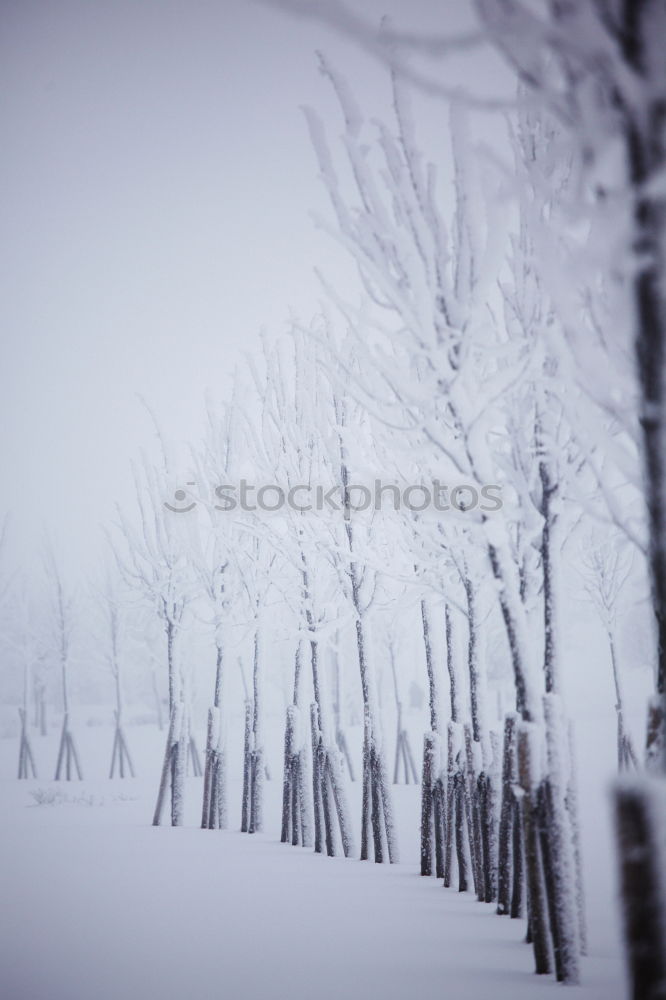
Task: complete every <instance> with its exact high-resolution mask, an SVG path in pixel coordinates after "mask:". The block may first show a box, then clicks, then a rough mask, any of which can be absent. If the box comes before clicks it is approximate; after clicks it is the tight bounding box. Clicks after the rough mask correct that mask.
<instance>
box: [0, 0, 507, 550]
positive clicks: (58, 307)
mask: <svg viewBox="0 0 666 1000" xmlns="http://www.w3.org/2000/svg"><path fill="white" fill-rule="evenodd" d="M461 6H462V8H464V5H460V4H459V3H458V2H457V0H455V2H454V0H449V2H448V4H447V3H434V2H433V0H411V2H410V4H409V5H408V8H407V10H406V11H405V8H404V5H403V4H401V3H400V2H399V0H390V2H388V0H384V2H382V0H364V2H363V3H362V4H360V5H359V6H358V9H359V10H361V11H362V12H364V13H365V14H366V15H368V16H371V17H373V18H376V19H378V18H379V16H380V15H381V14H382V13H383V12H384V11H386V10H387V8H388V9H389V10H391V9H392V10H393V12H394V13H395V14H396V19H397V21H398V23H400V13H401V11H404V12H405V13H406V14H408V18H409V21H408V23H409V25H410V26H411V27H414V28H418V27H424V28H425V27H427V26H428V25H433V24H439V25H440V27H441V28H445V29H446V28H455V27H456V24H455V21H456V20H459V15H460V14H461ZM442 11H445V12H446V14H447V16H446V18H442V16H441V12H442ZM454 15H456V16H454ZM318 48H321V49H323V50H324V51H325V52H326V53H327V54H328V55H329V56H330V58H331V59H332V60H333V61H334V63H335V64H336V66H337V67H338V68H339V69H341V70H342V71H343V72H344V73H345V74H346V75H347V77H348V79H349V81H350V83H351V84H352V86H353V89H354V91H355V92H356V94H357V95H358V97H359V98H360V100H361V102H362V104H363V105H364V107H366V108H367V109H368V111H369V112H370V113H377V112H378V111H379V112H385V110H386V91H387V84H386V79H385V74H384V72H383V71H382V70H381V68H380V67H378V66H377V65H376V64H375V63H374V62H373V61H372V60H371V59H370V58H369V57H367V56H365V55H364V54H362V53H360V52H358V51H357V50H355V49H354V48H353V47H352V46H351V45H349V44H348V43H346V42H344V41H342V40H340V39H339V38H338V37H337V36H334V35H333V34H331V32H330V31H329V30H328V29H326V28H324V27H321V26H320V25H318V24H316V23H313V22H309V21H308V22H301V21H298V20H294V19H292V18H290V17H288V16H286V15H284V14H281V13H279V12H276V11H274V10H272V9H268V8H266V7H264V6H261V5H257V4H255V3H252V2H251V0H3V2H2V5H1V6H0V93H1V94H2V95H3V96H2V103H1V105H0V128H1V137H2V149H3V155H2V158H1V159H0V191H1V192H2V194H1V198H0V205H1V208H0V211H1V213H2V217H1V226H0V231H1V232H2V234H3V235H2V239H1V244H0V303H2V305H1V307H0V308H1V309H2V320H3V322H2V330H3V335H2V375H3V386H2V397H1V403H0V460H1V461H2V469H3V473H4V487H3V506H4V508H5V509H6V510H10V511H11V516H12V532H13V536H14V542H13V545H14V548H15V552H16V553H19V554H21V553H22V552H23V551H26V550H27V548H32V549H34V548H35V547H38V545H39V542H40V539H41V536H42V532H43V529H44V527H45V526H46V527H48V529H49V531H50V532H51V534H52V535H53V536H54V537H55V539H56V541H57V543H58V545H59V546H60V547H61V548H63V549H66V550H67V551H68V552H70V554H71V556H72V561H75V562H81V561H83V563H84V564H87V563H88V561H89V559H90V557H91V552H92V551H94V548H95V547H96V546H97V544H98V538H99V532H98V524H99V523H100V522H104V521H107V520H108V519H109V518H110V517H111V516H112V514H113V507H114V503H115V501H116V499H119V500H120V501H121V502H122V503H125V502H127V500H128V498H130V495H131V494H130V473H129V463H130V460H131V459H132V458H134V457H135V456H136V454H137V451H138V449H139V448H140V447H142V446H145V445H146V444H149V443H150V438H151V431H150V426H149V423H148V421H147V418H146V416H145V413H144V412H143V410H142V408H141V406H140V405H139V403H138V401H137V395H138V394H142V395H144V396H145V397H146V398H147V399H148V400H149V401H150V402H151V404H152V405H153V406H154V408H155V409H156V411H157V412H158V413H159V415H160V418H161V420H162V422H163V424H164V427H165V429H166V431H167V433H168V434H169V435H170V436H173V437H176V438H179V439H184V440H185V439H191V438H192V437H193V436H194V437H195V436H196V434H197V430H198V428H199V426H200V422H201V415H202V409H203V398H204V394H205V392H206V390H209V391H211V392H213V393H214V394H215V393H218V392H219V393H220V394H224V391H225V387H226V385H227V380H228V377H229V373H230V372H231V371H232V369H233V367H234V364H235V363H236V361H237V359H238V358H239V356H240V354H241V352H242V351H244V350H247V349H252V347H253V345H254V344H256V340H257V336H258V333H259V330H260V328H261V327H262V326H263V327H266V328H267V329H269V330H272V331H279V330H280V329H282V328H283V327H284V325H285V323H286V320H287V317H288V315H289V313H290V312H294V313H296V314H298V315H299V316H301V317H303V318H307V317H309V316H310V315H312V314H313V313H314V312H315V311H316V309H317V302H318V299H319V297H320V292H319V289H318V286H317V283H316V280H315V278H314V276H313V267H314V266H315V264H320V265H323V267H324V269H325V270H326V272H327V273H328V274H329V275H332V276H333V278H334V279H335V280H337V281H339V282H343V283H345V282H348V281H349V274H350V272H349V270H348V267H347V265H346V263H344V262H343V259H342V258H341V257H340V255H339V252H338V251H336V250H334V248H333V247H332V245H331V244H330V242H329V240H328V238H327V237H326V236H325V235H323V234H320V233H318V232H317V231H316V230H315V229H314V227H313V224H312V221H311V218H310V215H309V213H310V212H311V210H317V211H320V212H321V211H326V208H327V205H326V201H325V196H324V193H323V190H322V189H321V186H320V184H319V182H318V180H317V169H316V165H315V162H314V156H313V154H312V152H311V150H310V147H309V143H308V139H307V134H306V129H305V125H304V122H303V119H302V115H301V112H300V111H299V106H300V105H302V104H304V103H308V104H312V105H314V106H315V107H316V108H317V109H318V110H319V111H320V112H321V113H322V115H323V117H324V118H325V119H327V120H329V119H330V120H331V122H332V123H333V124H332V127H331V134H332V136H333V137H335V136H336V135H337V134H338V131H339V128H338V126H337V123H336V118H335V115H336V108H335V104H334V102H333V100H332V97H331V93H330V89H329V87H328V85H327V84H326V82H325V81H324V80H323V79H322V78H321V77H320V75H319V74H318V72H317V68H316V60H315V56H314V51H315V49H318ZM466 58H467V60H468V61H467V62H466V63H465V64H464V66H465V68H466V69H465V72H464V73H463V76H464V75H466V73H467V72H469V73H470V74H471V75H472V76H478V73H479V71H481V72H482V73H484V72H492V70H491V71H489V70H488V66H487V63H486V62H484V63H481V62H479V61H478V59H477V61H476V62H475V61H474V58H472V59H471V61H470V57H466ZM483 58H484V59H485V60H487V59H488V57H487V56H485V57H483ZM458 72H459V73H460V67H459V68H458ZM460 82H462V83H465V82H466V80H465V79H461V81H460ZM420 115H421V118H420V123H421V124H422V123H425V125H426V128H425V130H424V131H425V132H426V134H425V135H422V136H421V138H422V139H423V145H424V146H425V148H426V151H427V152H428V153H429V154H430V155H434V156H435V157H436V158H437V157H439V156H441V155H443V156H445V155H446V149H447V140H446V120H447V114H446V109H445V108H444V107H443V106H442V105H440V104H435V103H434V102H422V108H421V110H420ZM336 129H338V131H336Z"/></svg>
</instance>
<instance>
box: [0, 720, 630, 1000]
mask: <svg viewBox="0 0 666 1000" xmlns="http://www.w3.org/2000/svg"><path fill="white" fill-rule="evenodd" d="M588 735H589V734H588ZM56 738H57V737H56V733H52V734H49V736H48V737H46V738H44V739H39V738H38V737H35V751H36V756H37V762H38V768H39V769H40V774H42V775H44V776H46V775H47V774H48V775H49V776H50V775H51V773H52V767H53V763H54V761H55V750H56V745H55V744H56ZM128 738H129V742H130V745H131V748H132V751H133V753H134V755H135V757H136V762H137V767H138V768H139V769H140V774H139V776H138V777H137V778H136V779H135V780H133V781H120V780H114V781H108V780H107V779H106V778H105V777H104V774H105V769H106V767H107V763H108V761H107V758H108V757H109V756H110V750H111V739H112V734H111V732H110V730H109V729H108V728H106V727H85V726H84V727H82V728H80V729H79V731H78V734H77V739H78V742H79V745H80V751H81V757H82V760H83V765H84V769H85V772H86V778H87V780H86V781H84V782H82V783H78V782H72V783H70V784H67V783H58V784H56V783H54V782H51V781H36V782H18V781H17V780H16V778H15V776H14V775H15V766H16V752H17V744H16V741H15V740H13V739H9V738H7V739H3V740H0V777H1V780H2V784H1V787H0V795H1V801H2V813H3V823H2V827H1V833H0V850H1V854H0V856H1V858H2V861H1V864H2V869H3V870H2V886H3V907H2V927H1V929H0V994H1V995H2V996H3V997H6V998H7V1000H89V998H91V997H95V998H96V1000H119V998H124V1000H138V998H140V997H141V998H146V997H159V998H160V1000H171V998H174V1000H175V998H177V997H178V998H181V997H182V996H183V995H185V994H191V995H196V997H197V998H198V1000H208V998H213V997H221V996H223V997H228V998H236V997H239V998H240V997H243V998H246V1000H255V998H256V1000H260V998H264V997H277V998H282V997H285V998H287V997H289V998H290V1000H301V998H303V1000H306V998H307V1000H311V998H313V997H318V998H321V1000H329V998H330V1000H333V998H336V1000H337V998H343V997H344V998H347V1000H356V998H361V997H363V998H365V1000H375V998H377V1000H379V998H384V1000H405V998H409V997H414V998H415V1000H416V998H418V1000H429V998H431V997H432V998H435V997H437V998H441V997H443V996H445V997H450V998H451V1000H466V998H469V1000H486V998H488V1000H490V998H491V997H492V998H493V1000H505V998H506V1000H508V998H512V1000H522V998H525V1000H527V998H530V1000H532V998H538V997H539V996H543V997H544V998H546V997H548V996H549V995H552V991H553V990H556V989H562V988H563V987H559V986H558V985H557V984H556V983H555V982H554V980H553V979H552V978H550V977H547V978H546V977H544V978H542V979H537V977H535V976H534V975H533V973H532V955H531V950H530V948H528V947H527V946H526V945H524V944H523V943H522V940H521V939H522V935H523V932H524V928H523V924H522V922H518V921H511V920H509V919H505V918H503V919H500V918H498V917H496V916H495V915H494V912H493V907H492V906H487V905H482V904H479V903H477V902H476V901H475V900H474V899H473V897H472V896H470V895H468V894H465V895H460V894H458V893H457V892H455V891H452V890H444V889H443V888H442V887H441V884H440V883H439V882H438V881H437V880H436V879H434V878H432V879H422V878H420V877H419V876H418V874H417V862H418V815H419V807H418V790H417V788H416V787H415V786H411V787H407V788H405V787H402V786H401V787H399V788H397V789H396V812H397V815H398V820H399V826H400V834H401V838H400V840H401V854H402V863H401V864H400V865H398V866H393V867H390V866H387V865H385V866H379V865H375V864H371V863H363V864H361V863H360V862H358V861H355V860H354V861H351V860H350V861H346V860H344V859H327V858H322V857H317V856H315V855H313V854H312V853H311V852H310V851H309V850H306V849H302V848H292V847H289V846H285V845H281V844H280V843H279V842H278V835H279V816H280V808H279V799H280V784H281V782H280V775H279V774H275V773H274V774H273V776H272V780H271V781H270V782H269V783H268V785H267V801H266V832H265V833H264V834H262V835H255V836H248V835H245V834H240V833H238V832H236V828H237V826H238V813H239V800H240V788H239V781H238V775H237V774H236V775H234V776H233V778H232V781H231V787H230V802H229V805H230V810H229V811H230V826H231V829H230V830H229V831H226V832H214V831H201V830H199V829H198V828H197V821H198V810H199V808H200V797H201V779H195V778H190V779H189V780H188V816H187V819H188V825H187V826H186V827H185V828H182V829H176V830H174V829H171V828H158V829H156V828H153V827H151V826H150V817H151V812H152V807H153V803H154V795H155V790H156V783H157V775H158V771H159V760H160V755H161V751H162V743H161V739H162V737H161V736H160V734H159V733H157V731H156V730H155V729H153V728H152V727H148V726H135V727H130V728H129V729H128ZM272 738H273V739H274V740H278V739H279V731H278V730H277V728H275V731H274V732H273V733H272ZM234 739H235V737H234ZM588 745H589V744H588ZM277 749H278V747H277V745H276V747H275V750H276V751H277ZM582 770H583V773H584V777H585V776H586V775H587V773H588V772H587V770H586V769H585V767H583V768H582ZM588 770H589V769H588ZM583 791H585V789H583ZM53 793H55V794H56V799H55V801H54V800H53ZM37 799H39V800H40V803H41V804H39V803H38V801H37ZM600 817H603V821H604V822H603V823H601V822H600ZM583 820H584V824H585V834H586V861H587V864H588V887H587V894H588V910H589V915H590V945H591V948H590V951H591V954H590V957H589V958H588V959H586V960H585V962H584V969H583V972H584V980H585V982H584V985H583V987H581V988H575V989H572V990H571V991H570V995H571V996H572V997H579V998H581V1000H592V998H599V1000H601V998H605V1000H612V998H614V997H621V996H623V995H624V976H623V970H622V962H621V956H620V953H619V944H618V940H617V927H616V918H615V916H614V902H613V892H614V889H613V885H614V875H613V872H612V863H611V854H610V848H611V845H610V837H609V836H608V834H607V833H602V828H603V826H604V825H605V823H606V821H607V805H606V801H605V796H604V793H603V782H602V783H599V782H596V791H595V792H594V793H590V794H588V795H585V796H584V815H583Z"/></svg>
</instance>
